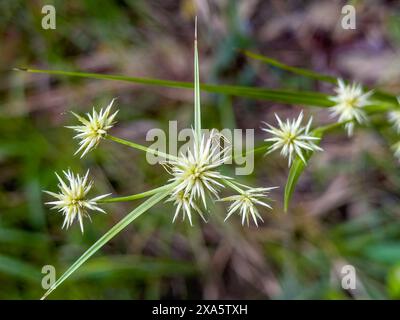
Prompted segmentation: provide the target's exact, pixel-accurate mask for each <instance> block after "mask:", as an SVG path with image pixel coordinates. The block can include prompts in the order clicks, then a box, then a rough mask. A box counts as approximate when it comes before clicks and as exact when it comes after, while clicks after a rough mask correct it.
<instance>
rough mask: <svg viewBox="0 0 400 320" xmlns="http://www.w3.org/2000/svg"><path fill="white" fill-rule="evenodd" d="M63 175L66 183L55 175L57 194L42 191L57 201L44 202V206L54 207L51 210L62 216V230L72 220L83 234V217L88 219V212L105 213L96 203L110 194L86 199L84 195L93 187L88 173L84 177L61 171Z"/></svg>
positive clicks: (68, 225) (69, 224)
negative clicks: (77, 222)
mask: <svg viewBox="0 0 400 320" xmlns="http://www.w3.org/2000/svg"><path fill="white" fill-rule="evenodd" d="M63 173H64V176H65V177H66V179H67V182H65V181H64V180H63V179H62V178H61V177H60V176H59V175H58V174H57V173H56V176H57V178H58V181H59V184H58V188H59V189H60V192H59V193H54V192H50V191H44V192H46V193H47V194H49V195H51V196H53V197H54V198H56V199H57V200H56V201H50V202H46V204H50V205H54V206H53V207H52V209H57V210H58V211H59V212H61V213H62V214H63V215H64V223H63V225H62V228H64V227H66V228H67V229H68V228H69V227H70V226H71V225H72V223H73V222H74V220H75V219H78V221H79V224H80V227H81V230H82V233H83V217H87V218H89V219H90V215H89V213H88V210H94V211H100V212H103V213H105V212H104V210H103V209H101V208H99V207H98V205H97V201H98V200H100V199H103V198H105V197H107V196H109V195H110V194H104V195H101V196H98V197H96V198H93V199H86V195H87V194H88V192H89V191H90V189H91V188H92V186H93V181H90V182H89V181H88V175H89V171H87V172H86V175H85V176H84V177H82V176H80V175H79V174H76V175H74V174H73V173H72V172H71V171H70V170H68V171H63Z"/></svg>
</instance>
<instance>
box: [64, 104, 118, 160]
mask: <svg viewBox="0 0 400 320" xmlns="http://www.w3.org/2000/svg"><path fill="white" fill-rule="evenodd" d="M114 101H115V99H112V101H111V102H110V104H109V105H108V106H107V108H106V109H100V112H97V111H96V110H95V109H94V108H93V112H92V114H90V113H87V114H86V115H87V119H85V118H83V117H81V116H80V115H78V114H76V113H74V112H72V114H73V115H74V116H75V117H76V118H77V119H78V120H79V121H80V122H81V123H82V125H80V126H67V128H69V129H73V130H74V131H76V132H78V134H77V135H75V136H74V139H78V140H81V141H80V142H79V148H78V150H77V151H76V152H75V154H78V153H79V152H80V151H83V152H82V155H81V158H82V157H83V156H84V155H86V154H87V153H88V152H89V151H90V150H93V149H94V148H96V147H97V146H98V144H99V143H100V140H101V139H103V138H104V137H105V135H106V134H107V131H108V130H109V129H111V128H112V126H113V125H114V118H115V116H116V115H117V113H118V110H117V111H116V112H114V113H113V114H111V115H110V112H111V107H112V106H113V104H114Z"/></svg>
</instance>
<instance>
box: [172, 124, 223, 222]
mask: <svg viewBox="0 0 400 320" xmlns="http://www.w3.org/2000/svg"><path fill="white" fill-rule="evenodd" d="M193 137H194V140H193V141H194V143H193V145H192V146H191V148H189V150H188V151H187V152H186V154H184V153H181V155H180V156H179V157H178V158H177V159H176V160H175V159H171V160H168V161H167V162H165V163H164V166H165V168H166V169H167V171H168V172H169V173H170V174H171V175H172V176H173V177H172V178H171V179H170V181H172V182H175V183H177V185H176V187H175V188H174V189H173V190H172V192H171V197H170V199H169V200H170V201H174V202H175V204H176V205H177V211H176V213H175V217H174V220H175V218H176V216H177V214H178V212H179V210H180V209H181V208H182V209H183V210H184V212H183V214H184V215H185V214H186V215H187V216H188V217H189V221H190V223H192V220H191V210H192V209H194V211H196V212H198V213H199V214H200V215H202V214H201V211H200V209H199V207H198V206H197V204H196V203H197V201H198V200H199V199H201V200H202V203H203V206H204V208H207V204H206V197H207V195H209V196H212V197H214V198H217V199H218V189H219V188H220V187H223V184H222V183H221V182H220V181H219V180H221V179H229V177H226V176H224V175H222V174H221V173H220V172H219V171H218V170H217V168H218V167H220V166H221V165H222V164H223V163H224V162H225V161H226V160H227V159H228V158H229V157H228V156H226V154H228V153H227V150H228V149H229V146H228V147H225V148H221V143H220V142H221V139H222V135H221V134H218V133H217V132H216V131H215V130H212V131H211V133H210V136H209V137H208V138H207V137H206V136H205V135H204V134H203V135H202V137H201V138H197V136H196V134H195V133H194V132H193Z"/></svg>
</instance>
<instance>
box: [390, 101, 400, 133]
mask: <svg viewBox="0 0 400 320" xmlns="http://www.w3.org/2000/svg"><path fill="white" fill-rule="evenodd" d="M397 102H398V104H399V105H400V97H397ZM388 119H389V121H390V122H391V123H392V124H393V127H394V129H395V130H396V131H397V133H400V109H398V110H393V111H390V112H389V114H388Z"/></svg>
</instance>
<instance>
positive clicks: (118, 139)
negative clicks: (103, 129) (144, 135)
mask: <svg viewBox="0 0 400 320" xmlns="http://www.w3.org/2000/svg"><path fill="white" fill-rule="evenodd" d="M105 138H106V139H108V140H112V141H114V142H118V143H120V144H123V145H125V146H128V147H131V148H134V149H138V150H141V151H144V152H149V153H151V154H154V155H156V156H161V157H163V158H165V159H169V160H177V159H178V158H177V157H175V156H173V155H170V154H167V153H164V152H161V151H158V150H154V149H151V148H148V147H145V146H142V145H141V144H138V143H135V142H132V141H128V140H124V139H121V138H117V137H114V136H111V135H109V134H108V135H106V136H105Z"/></svg>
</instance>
